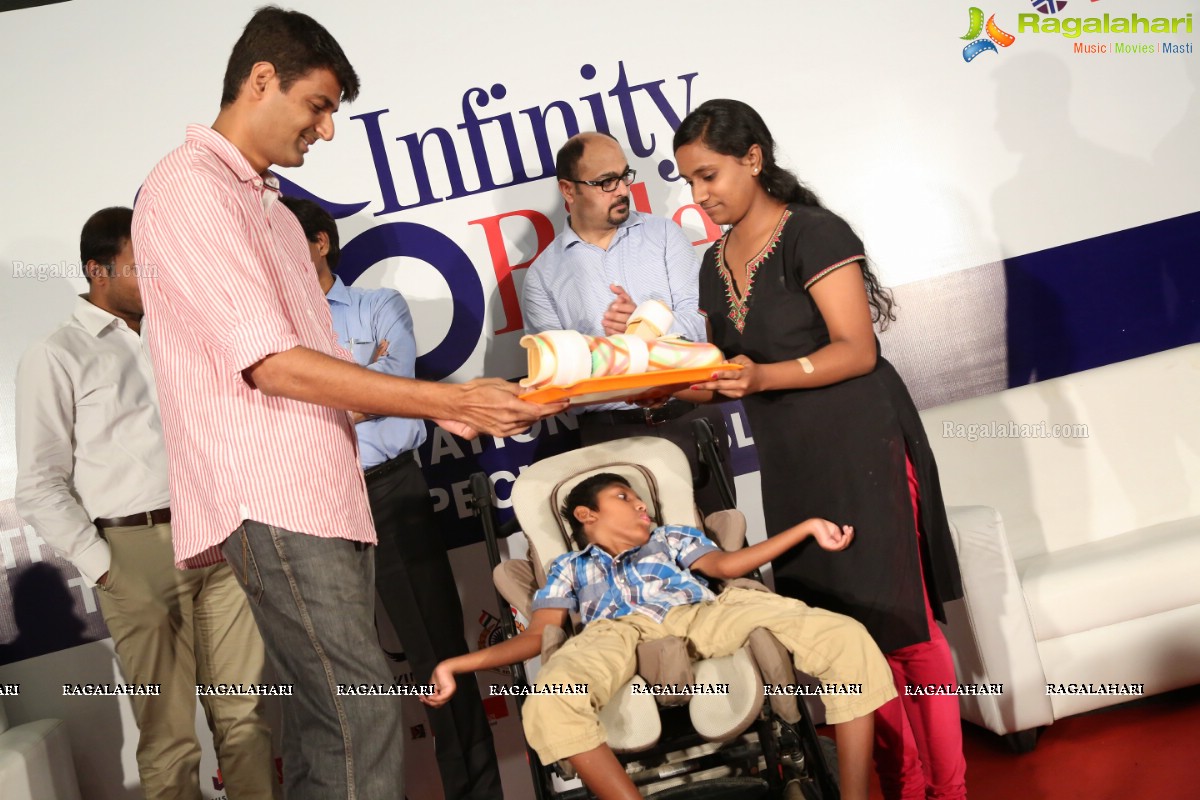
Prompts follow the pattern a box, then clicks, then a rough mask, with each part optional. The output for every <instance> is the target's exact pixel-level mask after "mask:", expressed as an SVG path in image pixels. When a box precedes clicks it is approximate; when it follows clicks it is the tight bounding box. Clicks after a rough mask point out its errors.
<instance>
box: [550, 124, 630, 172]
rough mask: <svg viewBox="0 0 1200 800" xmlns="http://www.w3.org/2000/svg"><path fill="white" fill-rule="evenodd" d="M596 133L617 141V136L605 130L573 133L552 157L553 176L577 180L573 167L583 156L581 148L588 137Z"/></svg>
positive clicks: (582, 148) (585, 144)
mask: <svg viewBox="0 0 1200 800" xmlns="http://www.w3.org/2000/svg"><path fill="white" fill-rule="evenodd" d="M596 134H599V135H600V136H607V137H608V138H609V139H612V140H613V141H614V142H616V141H617V137H615V136H613V135H612V134H611V133H608V132H607V131H595V132H593V133H590V134H589V133H577V134H575V135H574V136H572V137H571V138H570V139H567V143H566V144H564V145H563V146H562V147H560V148H559V149H558V155H557V156H555V158H554V177H556V178H558V179H559V180H560V181H573V180H577V178H576V176H575V169H576V168H577V167H578V166H579V159H581V158H583V150H584V147H586V146H587V142H588V139H590V138H591V137H592V136H594V135H596ZM618 144H619V142H618Z"/></svg>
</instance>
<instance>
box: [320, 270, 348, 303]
mask: <svg viewBox="0 0 1200 800" xmlns="http://www.w3.org/2000/svg"><path fill="white" fill-rule="evenodd" d="M325 299H326V300H328V301H329V302H331V303H340V304H341V305H344V306H348V305H350V290H349V289H347V288H346V284H344V283H342V279H341V278H339V277H338V276H337V275H334V276H333V286H330V287H329V291H328V292H326V293H325Z"/></svg>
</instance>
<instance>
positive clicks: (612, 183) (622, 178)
mask: <svg viewBox="0 0 1200 800" xmlns="http://www.w3.org/2000/svg"><path fill="white" fill-rule="evenodd" d="M636 178H637V170H636V169H627V170H625V174H624V175H618V176H616V177H615V178H601V179H600V180H598V181H577V180H574V179H572V180H571V183H582V184H583V185H584V186H599V187H600V191H602V192H611V191H613V190H614V189H616V188H617V184H618V183H623V184H625V185H626V186H628V185H629V184H631V183H633V181H634V179H636Z"/></svg>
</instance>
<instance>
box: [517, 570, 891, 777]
mask: <svg viewBox="0 0 1200 800" xmlns="http://www.w3.org/2000/svg"><path fill="white" fill-rule="evenodd" d="M755 628H766V629H767V630H769V631H770V632H771V633H773V634H774V635H775V638H776V639H778V640H779V642H780V644H782V645H783V646H784V647H785V648H787V650H788V651H789V652H790V653H791V654H792V660H793V661H794V662H795V665H796V668H797V669H799V670H801V671H802V672H806V673H808V674H809V675H812V676H813V677H815V678H817V679H818V680H820V681H821V682H822V683H824V684H826V685H835V686H836V685H849V684H861V685H862V693H861V694H828V695H823V696H822V697H821V699H822V701H824V703H825V712H826V719H827V720H828V722H829V723H830V724H837V723H840V722H847V721H849V720H852V719H855V718H857V717H861V716H864V715H866V714H870V713H871V712H873V711H874V710H875V709H877V708H879V707H880V706H882V705H883V704H884V703H886V702H887V701H888V700H891V699H892V698H893V697H895V696H896V687H895V686H894V685H893V680H892V671H891V669H890V668H889V667H888V664H887V661H886V660H885V659H884V657H883V654H882V653H880V652H879V647H878V646H877V645H876V644H875V641H874V640H873V639H872V638H871V635H870V634H868V633H867V629H866V628H864V627H863V626H862V625H861V624H859V623H858V622H856V621H855V620H853V619H851V618H850V617H847V616H843V615H841V614H835V613H833V612H832V611H825V610H824V609H820V608H812V607H810V606H807V605H805V604H804V603H802V602H800V601H799V600H793V599H792V598H790V597H781V596H780V595H777V594H770V593H768V592H759V591H753V590H749V589H738V588H734V589H729V590H727V591H725V592H722V593H721V594H720V595H719V596H718V597H717V600H716V602H710V603H695V604H693V605H687V606H677V607H675V608H672V609H671V610H670V611H668V612H667V616H666V618H665V619H664V620H663V621H662V622H661V623H658V622H655V621H654V620H652V619H650V618H649V617H646V616H643V615H641V614H629V615H627V616H624V617H619V618H617V619H599V620H596V621H594V622H591V623H589V624H588V625H587V627H585V628H584V629H583V633H581V634H579V635H578V636H575V637H573V638H571V639H568V640H567V643H566V644H564V645H563V646H562V648H561V649H560V650H559V651H558V652H557V653H555V654H554V655H553V656H552V657H551V658H550V660H549V661H547V662H546V665H545V667H543V668H542V671H541V672H540V673H539V674H538V680H537V685H538V686H546V685H548V684H575V683H584V682H586V683H587V687H588V691H587V694H539V695H532V696H530V697H529V698H528V699H527V700H526V701H525V705H524V706H523V707H522V709H521V716H522V718H523V720H524V724H525V737H526V738H527V739H528V740H529V744H530V745H531V746H532V747H533V749H534V750H536V751H537V754H538V757H539V758H541V760H542V763H543V764H550V763H553V762H555V761H558V760H560V759H564V758H569V757H571V756H573V755H578V754H579V753H584V752H587V751H588V750H591V749H593V748H595V747H599V746H600V745H601V744H604V742H605V738H604V729H603V726H602V725H601V724H600V720H599V713H600V709H602V708H604V705H605V704H606V703H607V702H608V701H609V700H610V699H612V697H613V696H614V695H615V694H616V693H617V691H618V690H620V688H621V687H622V686H624V685H625V684H626V683H627V682H628V681H629V680H630V679H631V678H632V677H633V674H634V670H635V668H636V666H637V646H638V643H639V642H643V641H653V640H655V639H661V638H664V637H667V636H679V637H682V638H684V639H687V641H688V643H689V645H690V647H689V650H690V651H691V652H692V653H693V654H694V655H696V656H697V657H699V658H716V657H719V656H727V655H729V654H730V653H733V652H734V651H735V650H737V649H738V648H739V647H741V646H742V645H744V644H745V643H746V639H747V638H749V636H750V634H751V633H752V632H753V631H754V629H755Z"/></svg>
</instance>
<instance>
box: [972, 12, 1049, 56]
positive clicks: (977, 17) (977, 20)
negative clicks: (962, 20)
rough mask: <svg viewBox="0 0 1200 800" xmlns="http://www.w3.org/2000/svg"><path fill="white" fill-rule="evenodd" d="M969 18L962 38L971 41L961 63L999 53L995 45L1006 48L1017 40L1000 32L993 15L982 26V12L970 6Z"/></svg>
mask: <svg viewBox="0 0 1200 800" xmlns="http://www.w3.org/2000/svg"><path fill="white" fill-rule="evenodd" d="M1064 5H1065V3H1064ZM970 18H971V22H970V27H969V28H968V29H967V35H966V36H963V37H962V38H963V39H971V40H972V41H971V43H970V44H968V45H967V46H966V47H964V48H963V61H966V62H968V63H970V62H971V61H974V60H975V57H976V56H978V55H980V54H981V53H998V52H1000V51H999V50H997V49H996V45H999V46H1000V47H1008V46H1009V45H1010V44H1012V43H1013V42H1015V41H1016V40H1017V37H1015V36H1013V35H1012V34H1011V33H1005V32H1004V31H1002V30H1000V26H999V25H997V24H996V15H995V14H992V15H991V16H990V17H988V18H987V24H984V21H983V10H982V9H979V8H975V7H974V6H972V7H971V10H970ZM982 33H987V38H981V37H980V34H982Z"/></svg>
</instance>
